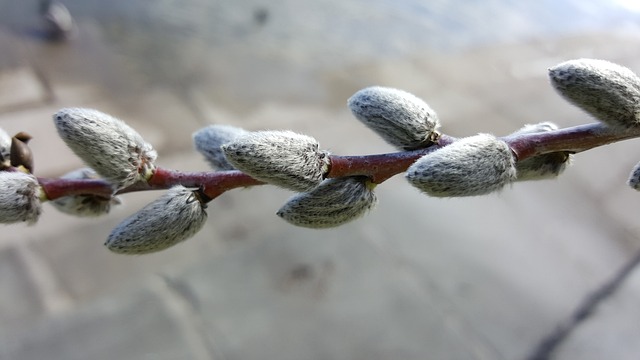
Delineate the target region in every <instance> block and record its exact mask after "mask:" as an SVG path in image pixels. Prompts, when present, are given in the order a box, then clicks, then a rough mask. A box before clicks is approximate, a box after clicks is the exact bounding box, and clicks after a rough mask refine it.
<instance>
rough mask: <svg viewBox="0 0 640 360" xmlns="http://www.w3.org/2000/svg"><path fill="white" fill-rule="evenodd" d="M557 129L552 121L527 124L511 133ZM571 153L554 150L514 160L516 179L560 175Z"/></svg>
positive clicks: (533, 178) (538, 178) (548, 177)
mask: <svg viewBox="0 0 640 360" xmlns="http://www.w3.org/2000/svg"><path fill="white" fill-rule="evenodd" d="M553 130H558V125H556V124H554V123H552V122H542V123H538V124H528V125H525V126H524V127H523V128H522V129H520V130H518V131H516V132H514V133H513V134H511V135H521V134H535V133H540V132H547V131H553ZM571 158H572V156H571V154H569V153H567V152H555V153H550V154H544V155H538V156H533V157H530V158H528V159H525V160H522V161H520V160H518V161H517V162H516V170H517V173H518V181H529V180H542V179H552V178H555V177H557V176H558V175H560V174H561V173H562V172H563V171H564V170H565V169H566V168H567V165H569V164H570V163H571Z"/></svg>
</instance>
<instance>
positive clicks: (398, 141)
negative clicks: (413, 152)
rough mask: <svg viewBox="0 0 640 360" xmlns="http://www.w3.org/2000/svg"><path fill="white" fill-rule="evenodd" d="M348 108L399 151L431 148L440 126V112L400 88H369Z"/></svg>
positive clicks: (355, 96)
mask: <svg viewBox="0 0 640 360" xmlns="http://www.w3.org/2000/svg"><path fill="white" fill-rule="evenodd" d="M347 105H348V106H349V109H351V112H352V113H353V115H354V116H355V117H356V118H357V119H358V120H360V121H361V122H362V123H363V124H365V125H366V126H367V127H369V128H370V129H371V130H373V131H375V132H376V133H377V134H378V135H379V136H380V137H382V138H383V139H384V140H385V141H386V142H387V143H389V144H391V145H393V146H395V147H396V148H399V149H404V150H408V149H417V148H422V147H425V146H427V145H429V144H430V139H431V134H432V133H433V132H434V131H435V130H436V129H437V128H438V126H439V120H438V116H437V115H436V112H435V111H433V110H432V109H431V107H429V105H427V103H425V102H424V101H423V100H422V99H420V98H418V97H416V96H415V95H413V94H410V93H408V92H406V91H402V90H398V89H393V88H387V87H381V86H372V87H368V88H365V89H362V90H360V91H358V92H356V93H355V94H353V96H351V98H349V100H348V101H347Z"/></svg>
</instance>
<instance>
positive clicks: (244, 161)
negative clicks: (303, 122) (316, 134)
mask: <svg viewBox="0 0 640 360" xmlns="http://www.w3.org/2000/svg"><path fill="white" fill-rule="evenodd" d="M318 147H319V145H318V142H317V141H316V140H315V139H314V138H312V137H310V136H306V135H301V134H296V133H294V132H292V131H256V132H250V133H247V134H245V135H241V136H238V137H237V138H235V140H233V141H232V142H230V143H227V144H226V145H223V146H222V150H223V151H224V155H225V156H226V158H227V160H229V162H230V163H231V164H232V165H233V166H235V167H236V168H237V169H238V170H241V171H243V172H245V173H247V174H248V175H250V176H251V177H253V178H255V179H258V180H261V181H264V182H266V183H270V184H272V185H276V186H280V187H283V188H285V189H289V190H293V191H299V192H301V191H308V190H311V189H313V188H315V187H316V186H318V185H319V184H320V182H322V180H323V179H324V175H325V173H326V172H327V171H328V170H329V157H328V153H326V152H324V151H320V150H318Z"/></svg>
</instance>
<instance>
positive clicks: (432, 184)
mask: <svg viewBox="0 0 640 360" xmlns="http://www.w3.org/2000/svg"><path fill="white" fill-rule="evenodd" d="M406 178H407V180H408V181H409V183H411V185H413V186H415V187H416V188H418V189H420V190H422V191H424V192H425V193H426V194H428V195H431V196H437V197H454V196H476V195H485V194H489V193H491V192H494V191H497V190H500V189H502V188H503V187H504V186H505V185H506V184H509V183H511V182H512V181H514V180H515V179H516V167H515V158H514V155H513V153H512V152H511V148H509V145H508V144H507V143H506V142H504V141H502V140H500V139H498V138H496V137H495V136H493V135H489V134H478V135H475V136H471V137H467V138H463V139H460V140H457V141H455V142H454V143H452V144H450V145H447V146H445V147H443V148H441V149H438V150H435V151H433V152H431V153H429V154H427V155H424V156H423V157H421V158H420V159H418V160H417V161H416V162H415V163H413V165H411V166H410V167H409V169H408V170H407V174H406Z"/></svg>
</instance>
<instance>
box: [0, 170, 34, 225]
mask: <svg viewBox="0 0 640 360" xmlns="http://www.w3.org/2000/svg"><path fill="white" fill-rule="evenodd" d="M40 193H41V188H40V184H38V179H36V178H35V176H33V175H31V174H25V173H23V172H19V171H0V223H2V224H11V223H16V222H20V221H26V222H27V223H28V224H29V225H33V224H35V223H36V221H38V218H39V217H40V214H41V213H42V205H41V203H40Z"/></svg>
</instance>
